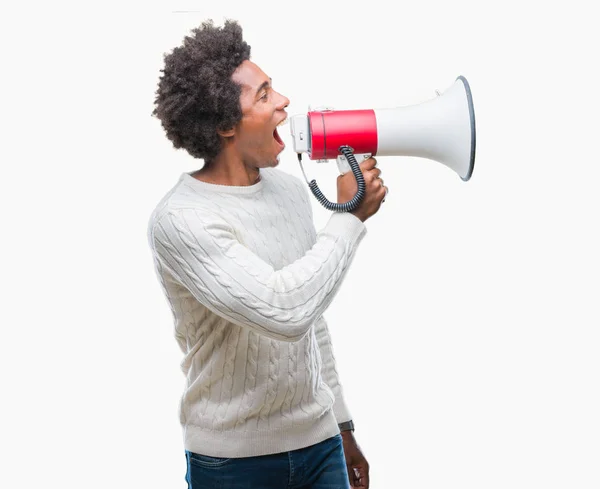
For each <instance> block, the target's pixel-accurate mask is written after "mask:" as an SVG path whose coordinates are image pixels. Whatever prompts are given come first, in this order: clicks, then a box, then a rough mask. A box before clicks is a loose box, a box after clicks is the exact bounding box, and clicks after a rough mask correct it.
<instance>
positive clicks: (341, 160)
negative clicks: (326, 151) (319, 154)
mask: <svg viewBox="0 0 600 489" xmlns="http://www.w3.org/2000/svg"><path fill="white" fill-rule="evenodd" d="M354 157H355V158H356V161H357V162H358V163H360V162H361V161H364V160H368V159H369V158H370V157H371V155H370V154H369V153H365V154H358V155H354ZM336 162H337V166H338V170H339V171H340V174H341V175H344V174H345V173H348V172H349V171H351V170H352V169H351V168H350V165H349V164H348V160H347V159H346V157H345V156H344V155H338V157H337V158H336Z"/></svg>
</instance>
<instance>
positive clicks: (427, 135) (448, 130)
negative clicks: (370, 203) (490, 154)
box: [290, 76, 475, 211]
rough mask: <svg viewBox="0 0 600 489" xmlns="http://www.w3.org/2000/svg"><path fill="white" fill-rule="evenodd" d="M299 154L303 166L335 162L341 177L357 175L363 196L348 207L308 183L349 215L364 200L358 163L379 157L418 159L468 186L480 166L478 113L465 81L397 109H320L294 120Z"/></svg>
mask: <svg viewBox="0 0 600 489" xmlns="http://www.w3.org/2000/svg"><path fill="white" fill-rule="evenodd" d="M290 130H291V133H292V139H293V143H294V151H295V152H296V153H298V160H299V161H300V165H301V167H302V154H303V153H306V154H308V156H309V158H310V159H311V160H317V161H318V162H325V161H328V160H330V159H336V160H337V163H338V167H339V169H340V172H341V173H346V172H347V171H350V170H351V171H352V172H353V173H354V175H355V177H356V179H357V183H358V190H359V191H358V193H357V195H356V196H355V198H354V199H353V200H351V201H350V202H347V203H345V204H337V203H332V202H329V201H328V200H327V199H326V198H325V196H324V195H323V194H322V192H321V191H320V189H319V188H318V186H317V184H316V181H315V180H313V181H312V182H308V179H307V178H306V174H305V173H304V168H302V173H303V174H304V178H305V179H306V182H307V183H308V185H309V187H310V189H311V191H312V192H313V194H314V195H315V197H316V198H317V199H318V200H319V202H321V204H323V205H324V206H325V207H326V208H328V209H330V210H336V211H349V210H353V209H354V208H356V207H357V206H358V204H359V203H360V200H362V197H363V196H364V180H363V183H362V194H361V180H362V172H361V171H360V168H359V167H358V162H357V158H358V160H359V161H362V160H363V159H365V158H367V157H369V156H371V155H373V156H375V155H377V156H416V157H421V158H428V159H431V160H435V161H438V162H440V163H442V164H444V165H445V166H447V167H449V168H451V169H452V170H454V171H455V172H456V173H457V174H458V175H459V176H460V178H462V179H463V180H464V181H467V180H469V179H470V178H471V175H472V174H473V168H474V166H475V110H474V108H473V97H472V95H471V89H470V87H469V83H468V82H467V80H466V78H465V77H464V76H459V77H457V78H456V80H455V82H454V84H453V85H452V86H451V87H450V88H448V89H447V90H446V91H445V92H444V93H443V94H439V92H438V95H437V96H436V97H435V98H433V99H431V100H428V101H426V102H423V103H420V104H417V105H409V106H406V107H397V108H393V109H369V110H331V109H325V110H315V111H309V112H308V114H302V115H295V116H293V117H291V118H290Z"/></svg>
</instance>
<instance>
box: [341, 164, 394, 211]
mask: <svg viewBox="0 0 600 489" xmlns="http://www.w3.org/2000/svg"><path fill="white" fill-rule="evenodd" d="M376 164H377V160H376V159H375V158H372V157H371V158H369V159H366V160H365V161H363V162H361V163H359V165H358V166H359V168H360V170H361V172H362V174H363V177H364V179H365V196H364V197H363V199H362V200H361V202H360V204H359V205H358V207H357V208H356V209H354V210H353V211H351V214H354V215H355V216H356V217H358V218H359V219H360V220H361V221H362V222H365V221H366V220H367V219H368V218H369V217H371V216H372V215H373V214H375V213H376V212H377V211H378V210H379V207H381V202H382V201H383V199H385V196H386V194H387V190H388V188H387V187H385V186H384V185H383V180H382V179H381V178H379V175H380V174H381V170H380V169H379V168H377V167H376V166H375V165H376ZM337 189H338V203H345V202H348V201H350V200H351V199H352V197H354V196H355V195H356V192H357V191H358V185H357V183H356V177H355V176H354V173H352V172H351V171H349V172H347V173H344V174H343V175H339V176H338V178H337Z"/></svg>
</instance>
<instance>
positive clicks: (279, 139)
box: [273, 117, 287, 147]
mask: <svg viewBox="0 0 600 489" xmlns="http://www.w3.org/2000/svg"><path fill="white" fill-rule="evenodd" d="M286 122H287V117H286V118H285V119H283V120H282V121H281V122H280V123H279V124H277V127H280V126H283V125H284V124H285V123H286ZM277 127H276V128H275V130H274V131H273V137H274V138H275V141H277V144H279V146H282V147H285V144H284V143H283V141H282V140H281V136H279V133H278V132H277Z"/></svg>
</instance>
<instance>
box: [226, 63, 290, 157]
mask: <svg viewBox="0 0 600 489" xmlns="http://www.w3.org/2000/svg"><path fill="white" fill-rule="evenodd" d="M231 78H232V80H233V81H234V82H236V83H238V84H239V85H241V87H242V93H241V95H240V105H241V108H242V120H241V121H240V122H239V123H238V124H237V125H236V126H235V128H234V129H233V144H235V146H236V149H237V151H238V152H239V154H240V156H241V158H242V160H243V161H244V163H245V164H247V165H248V164H249V165H251V166H254V167H256V168H264V167H269V166H277V164H278V163H279V160H278V155H279V153H281V152H282V151H283V149H284V148H285V145H284V143H283V141H282V140H281V138H280V137H279V134H278V132H277V126H278V125H279V124H281V123H282V122H284V121H286V120H287V112H286V111H285V108H286V107H287V106H288V105H289V103H290V101H289V100H288V99H287V98H286V97H285V96H283V95H281V94H280V93H278V92H276V91H275V90H273V87H272V84H271V79H270V78H269V77H268V76H267V75H266V74H265V73H264V72H263V71H262V70H261V69H260V68H259V67H258V66H257V65H255V64H254V63H252V62H251V61H244V62H243V63H242V64H241V65H240V66H238V68H237V69H236V70H235V71H234V73H233V75H232V77H231Z"/></svg>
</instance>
